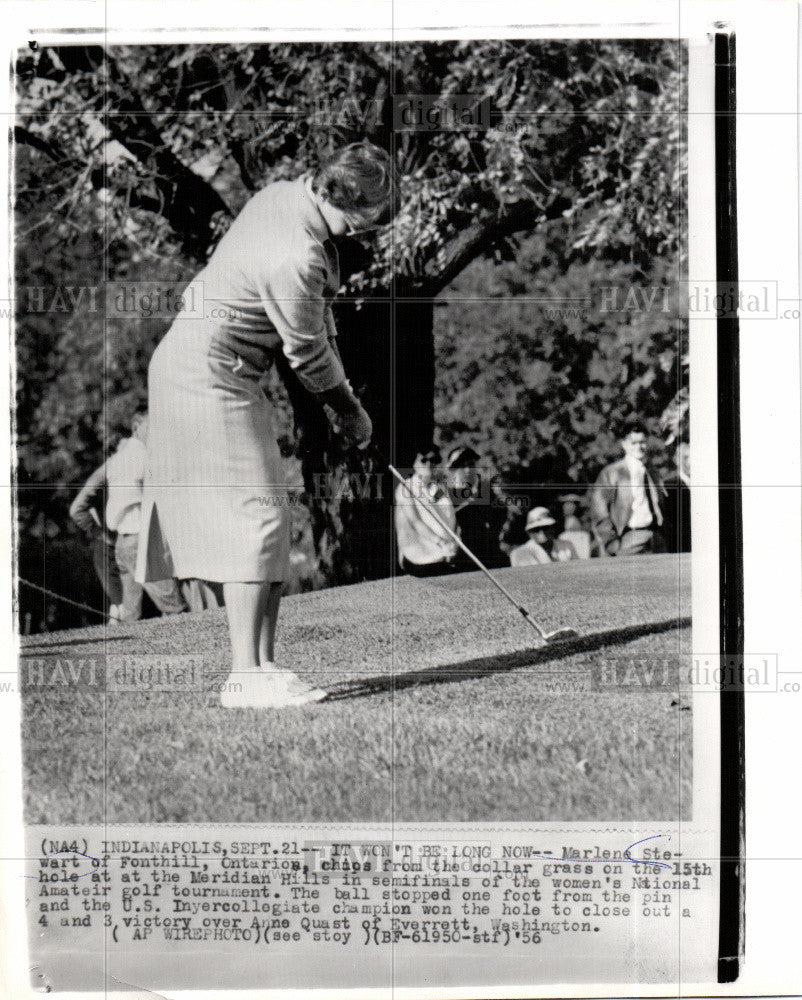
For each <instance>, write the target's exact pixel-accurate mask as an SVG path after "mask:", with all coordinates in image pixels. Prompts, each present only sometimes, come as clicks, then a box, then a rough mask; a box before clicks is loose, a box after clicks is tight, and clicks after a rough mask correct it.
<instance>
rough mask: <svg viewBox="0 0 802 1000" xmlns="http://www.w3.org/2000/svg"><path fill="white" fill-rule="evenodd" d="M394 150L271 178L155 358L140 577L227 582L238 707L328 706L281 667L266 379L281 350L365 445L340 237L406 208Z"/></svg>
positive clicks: (282, 549) (284, 539)
mask: <svg viewBox="0 0 802 1000" xmlns="http://www.w3.org/2000/svg"><path fill="white" fill-rule="evenodd" d="M395 191H396V183H395V176H394V171H393V167H392V163H391V160H390V157H389V156H388V154H387V153H386V152H384V151H383V150H381V149H379V148H377V147H376V146H373V145H370V144H368V143H356V144H353V145H351V146H347V147H345V148H344V149H341V150H339V151H338V152H337V153H335V154H334V155H333V156H331V157H330V158H329V159H328V160H327V161H325V162H324V163H323V164H322V165H321V166H320V168H319V169H318V170H317V172H316V173H314V174H313V175H305V176H303V177H300V178H298V179H297V180H295V181H277V182H276V183H273V184H270V185H268V186H267V187H266V188H264V189H263V190H262V191H260V192H259V193H258V194H256V195H255V196H254V197H253V198H251V200H250V201H249V202H248V203H247V204H246V206H245V208H244V209H243V210H242V212H241V213H240V215H239V216H238V217H237V219H236V220H235V221H234V223H233V224H232V226H231V228H230V229H229V231H228V232H227V233H226V235H225V236H224V237H223V239H222V240H221V241H220V243H219V245H218V247H217V248H216V250H215V251H214V253H213V255H212V257H211V259H210V260H209V262H208V264H207V265H206V267H205V268H204V269H203V270H202V271H201V273H200V274H198V275H197V277H196V278H195V280H194V282H193V283H192V285H191V286H190V288H189V289H188V290H187V294H185V296H184V301H185V302H187V303H189V304H192V303H193V301H194V302H195V303H201V302H202V303H204V310H203V316H202V318H192V317H190V316H188V315H179V316H178V317H177V318H176V320H175V322H174V323H173V325H172V326H171V328H170V330H169V331H168V332H167V334H166V335H165V337H164V339H163V340H162V341H161V343H160V344H159V346H158V347H157V349H156V351H155V352H154V355H153V358H152V359H151V362H150V368H149V372H148V394H149V409H150V431H149V436H148V458H149V467H148V476H147V479H146V483H145V493H144V498H143V504H142V527H141V532H140V546H139V558H138V563H137V578H138V579H140V580H141V581H145V580H163V579H165V578H168V577H170V576H177V577H179V578H193V577H194V578H199V579H202V580H210V581H219V582H222V584H223V592H224V596H225V604H226V612H227V615H228V626H229V632H230V636H231V652H232V664H231V676H230V677H229V680H228V682H227V683H226V684H225V685H224V686H223V689H222V694H221V699H222V703H223V705H224V706H226V707H255V708H263V707H276V708H279V707H286V706H290V705H302V704H305V703H307V702H310V701H318V700H320V699H321V698H323V697H325V695H326V692H325V691H322V690H320V689H317V688H311V687H309V686H308V685H306V684H304V683H303V682H302V681H301V679H300V678H299V677H297V676H296V675H295V674H293V673H291V672H290V671H288V670H282V669H280V668H278V667H277V666H276V663H275V660H274V644H275V635H276V621H277V618H278V609H279V601H280V598H281V584H282V581H283V580H284V577H285V574H286V571H287V563H288V557H289V538H290V530H289V529H290V525H289V510H288V508H287V491H286V485H285V481H284V475H283V470H282V465H281V459H280V456H279V450H278V447H277V444H276V436H275V431H274V425H273V412H272V408H271V406H270V403H269V402H268V400H267V397H266V396H265V394H264V392H263V390H262V389H261V387H260V384H259V380H260V378H261V377H262V376H263V375H264V374H265V372H266V370H267V369H268V368H269V366H270V364H271V359H272V355H273V352H274V351H276V350H281V351H283V353H284V354H285V356H286V357H287V360H288V361H289V364H290V365H291V367H292V368H293V369H294V370H295V372H296V374H297V375H298V377H299V379H300V381H301V382H302V383H303V385H304V386H305V387H306V389H308V391H309V392H311V393H313V394H314V395H315V396H317V398H318V399H319V400H320V401H321V402H322V403H324V404H326V405H328V406H329V407H330V408H331V410H332V411H333V412H334V414H335V416H336V422H337V424H338V426H339V429H340V432H341V433H342V434H343V435H345V437H346V438H347V439H348V440H350V441H351V442H353V443H355V444H365V443H367V442H368V441H369V440H370V436H371V432H372V427H371V422H370V418H369V417H368V415H367V413H366V412H365V411H364V410H363V409H362V406H361V405H360V403H359V400H358V399H357V398H356V396H355V395H354V393H353V392H352V390H351V387H350V385H349V384H348V382H347V381H346V378H345V372H344V371H343V367H342V363H341V361H340V357H339V353H338V351H337V348H336V346H335V342H334V339H333V338H334V336H335V335H336V330H335V327H334V321H333V317H332V314H331V309H330V302H331V300H332V298H333V297H334V296H335V294H336V292H337V289H338V288H339V285H340V277H339V268H338V260H337V251H336V249H335V247H334V245H333V243H332V239H333V238H336V237H340V236H344V235H347V234H353V233H355V232H359V231H365V230H367V229H371V228H374V227H376V226H379V225H384V224H386V223H387V222H389V221H390V219H391V218H392V215H393V211H394V206H395Z"/></svg>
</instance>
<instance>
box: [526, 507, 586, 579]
mask: <svg viewBox="0 0 802 1000" xmlns="http://www.w3.org/2000/svg"><path fill="white" fill-rule="evenodd" d="M556 523H557V522H556V521H555V520H554V518H553V517H552V516H551V514H550V513H549V510H548V508H547V507H533V508H532V510H530V511H529V513H528V514H527V516H526V533H527V535H528V536H529V538H528V540H527V541H526V542H524V544H523V545H519V546H518V547H517V548H515V549H513V550H512V552H510V565H511V566H539V565H543V564H544V563H550V562H555V561H556V562H565V561H566V560H569V559H576V553H575V552H574V549H573V546H572V545H571V543H570V542H566V541H563V540H562V539H559V538H557V539H555V538H554V535H553V528H554V525H555V524H556Z"/></svg>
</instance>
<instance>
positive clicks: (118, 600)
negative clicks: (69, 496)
mask: <svg viewBox="0 0 802 1000" xmlns="http://www.w3.org/2000/svg"><path fill="white" fill-rule="evenodd" d="M103 472H104V470H103V466H101V467H100V468H99V469H96V470H95V471H94V472H93V473H92V475H91V476H90V477H89V478H88V479H87V481H86V482H85V483H84V486H83V488H82V489H81V490H80V492H79V493H78V494H77V495H76V497H75V499H74V500H73V502H72V504H71V505H70V517H71V518H72V520H73V521H74V522H75V523H76V524H77V525H78V527H79V528H80V529H81V531H82V532H83V533H84V535H85V536H86V540H87V543H88V545H89V551H90V553H91V555H92V563H93V565H94V567H95V572H96V573H97V576H98V579H99V580H100V584H101V586H102V587H103V590H104V591H105V592H106V596H107V598H108V601H109V609H108V611H109V615H110V617H111V619H112V621H116V620H117V618H118V617H119V613H120V611H119V605H120V604H122V599H123V584H122V580H121V579H120V571H119V569H118V568H117V560H116V559H115V557H114V535H113V534H112V533H111V532H110V531H109V530H108V527H107V526H106V525H104V524H103V521H102V519H101V516H100V514H99V513H98V508H100V509H101V510H102V509H103V506H104V505H103V490H104V488H105V485H106V479H105V476H104V474H103Z"/></svg>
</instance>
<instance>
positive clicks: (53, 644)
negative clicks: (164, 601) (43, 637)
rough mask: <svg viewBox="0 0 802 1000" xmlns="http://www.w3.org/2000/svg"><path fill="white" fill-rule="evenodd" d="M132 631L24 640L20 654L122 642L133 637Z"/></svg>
mask: <svg viewBox="0 0 802 1000" xmlns="http://www.w3.org/2000/svg"><path fill="white" fill-rule="evenodd" d="M133 638H134V635H133V633H131V632H126V633H125V635H117V634H116V632H115V634H114V635H99V636H97V638H95V639H53V640H51V641H50V642H26V641H25V639H23V640H22V644H21V646H20V656H25V654H26V653H27V652H28V650H29V649H59V648H60V647H61V646H91V645H92V643H93V642H122V641H123V640H124V639H133Z"/></svg>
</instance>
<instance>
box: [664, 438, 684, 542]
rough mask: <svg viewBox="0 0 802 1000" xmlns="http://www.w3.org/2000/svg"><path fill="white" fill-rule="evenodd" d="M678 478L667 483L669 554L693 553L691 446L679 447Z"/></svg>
mask: <svg viewBox="0 0 802 1000" xmlns="http://www.w3.org/2000/svg"><path fill="white" fill-rule="evenodd" d="M674 461H675V463H676V466H677V472H676V476H673V477H672V478H671V479H669V480H667V481H666V483H665V488H666V498H665V513H664V519H663V523H664V535H665V542H666V551H667V552H690V551H691V490H690V486H691V446H690V445H689V444H688V443H687V441H681V442H680V443H679V444H678V445H677V450H676V452H675V455H674Z"/></svg>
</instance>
